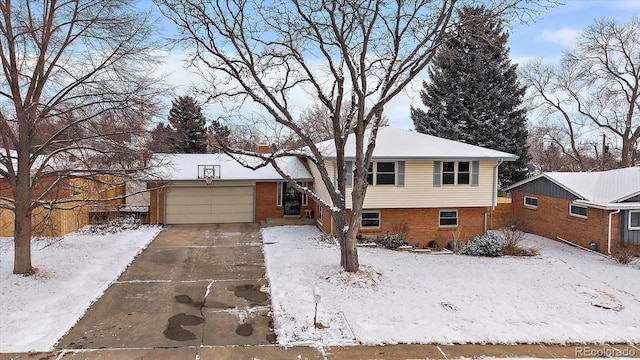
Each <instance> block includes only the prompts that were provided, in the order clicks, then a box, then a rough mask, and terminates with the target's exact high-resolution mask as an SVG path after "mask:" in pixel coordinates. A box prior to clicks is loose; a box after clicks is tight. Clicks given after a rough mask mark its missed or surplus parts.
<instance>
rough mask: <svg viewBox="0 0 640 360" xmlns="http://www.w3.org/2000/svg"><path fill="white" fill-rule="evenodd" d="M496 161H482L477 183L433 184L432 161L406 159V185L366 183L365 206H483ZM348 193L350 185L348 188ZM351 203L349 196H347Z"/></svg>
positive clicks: (488, 196) (489, 198) (487, 199)
mask: <svg viewBox="0 0 640 360" xmlns="http://www.w3.org/2000/svg"><path fill="white" fill-rule="evenodd" d="M495 165H496V162H495V161H481V162H480V167H479V174H478V175H479V177H478V180H479V183H478V186H471V185H442V186H440V187H434V186H433V161H406V162H405V186H404V187H398V186H393V185H381V186H369V187H368V189H367V196H366V198H365V202H364V208H365V209H382V208H426V207H452V208H457V207H485V206H491V205H492V196H493V194H494V192H493V167H494V166H495ZM347 193H349V189H347ZM347 207H349V208H350V207H351V196H347Z"/></svg>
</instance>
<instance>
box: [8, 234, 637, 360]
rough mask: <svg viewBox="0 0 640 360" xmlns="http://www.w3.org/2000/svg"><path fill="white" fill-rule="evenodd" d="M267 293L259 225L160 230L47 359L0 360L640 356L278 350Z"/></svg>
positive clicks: (535, 348) (626, 353) (500, 350)
mask: <svg viewBox="0 0 640 360" xmlns="http://www.w3.org/2000/svg"><path fill="white" fill-rule="evenodd" d="M98 251H99V249H98ZM268 286H269V284H268V281H267V279H266V278H265V266H264V257H263V254H262V241H261V239H260V234H259V225H257V224H231V225H195V226H168V227H167V228H166V229H165V230H163V231H162V232H161V233H160V234H159V235H158V237H157V238H156V239H155V240H154V241H153V242H152V243H151V244H150V245H149V246H148V247H147V249H146V250H145V251H143V252H142V253H141V254H140V255H139V256H138V258H136V260H134V262H133V263H132V264H131V266H130V267H129V268H128V269H127V270H126V271H125V272H124V273H123V274H122V275H121V276H120V278H119V279H118V280H117V281H116V282H115V283H114V284H112V285H111V286H110V287H109V288H108V289H107V291H106V292H105V293H104V295H103V296H102V297H101V298H100V299H99V300H98V301H96V302H95V303H94V304H93V305H92V306H91V308H90V309H89V310H88V311H87V313H86V314H85V316H84V317H83V318H82V319H81V320H80V321H79V322H78V324H76V326H74V327H73V328H72V329H71V330H70V332H69V333H68V334H67V335H66V336H64V337H63V338H62V339H61V341H60V342H59V344H58V347H57V350H56V351H54V352H49V353H40V354H0V360H3V359H122V360H133V359H199V360H207V359H255V358H259V359H265V360H268V359H274V360H275V359H454V358H461V357H465V358H477V357H481V356H485V357H529V358H585V357H638V358H640V348H638V347H633V346H628V345H606V346H601V345H590V346H588V347H585V346H545V345H516V346H508V345H452V346H445V345H406V344H404V345H388V346H375V347H371V346H347V347H322V348H320V349H317V348H311V347H304V346H302V347H291V348H282V347H279V346H278V345H276V344H275V343H276V336H275V334H274V332H273V321H272V319H271V303H270V299H269V295H268Z"/></svg>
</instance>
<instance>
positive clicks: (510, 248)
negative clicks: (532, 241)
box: [500, 228, 538, 256]
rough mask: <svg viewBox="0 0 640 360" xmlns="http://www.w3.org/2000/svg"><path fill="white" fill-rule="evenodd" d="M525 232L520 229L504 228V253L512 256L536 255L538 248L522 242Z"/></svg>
mask: <svg viewBox="0 0 640 360" xmlns="http://www.w3.org/2000/svg"><path fill="white" fill-rule="evenodd" d="M524 235H525V234H524V232H522V231H520V230H516V229H514V228H512V229H502V230H501V232H500V240H502V254H503V255H510V256H536V255H538V249H536V248H534V247H528V246H525V245H524V244H522V241H523V240H524Z"/></svg>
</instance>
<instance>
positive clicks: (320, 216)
mask: <svg viewBox="0 0 640 360" xmlns="http://www.w3.org/2000/svg"><path fill="white" fill-rule="evenodd" d="M323 216H324V214H323V213H322V206H318V222H319V223H320V224H322V220H323V219H322V218H323Z"/></svg>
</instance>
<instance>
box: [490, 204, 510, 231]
mask: <svg viewBox="0 0 640 360" xmlns="http://www.w3.org/2000/svg"><path fill="white" fill-rule="evenodd" d="M488 220H489V229H492V230H495V229H503V228H508V227H511V225H513V204H512V203H511V199H510V198H504V197H499V198H498V204H497V206H496V208H495V209H494V210H493V212H492V213H491V214H489V219H488Z"/></svg>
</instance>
